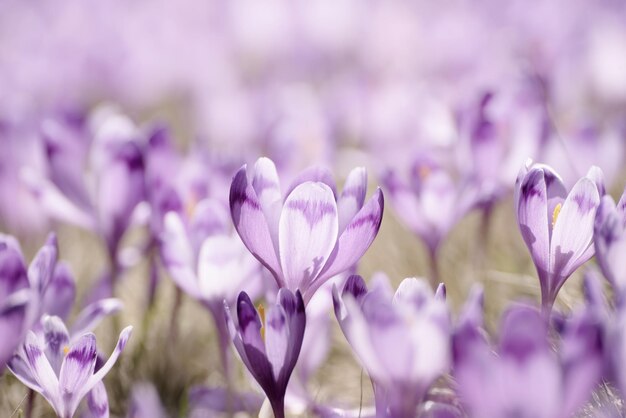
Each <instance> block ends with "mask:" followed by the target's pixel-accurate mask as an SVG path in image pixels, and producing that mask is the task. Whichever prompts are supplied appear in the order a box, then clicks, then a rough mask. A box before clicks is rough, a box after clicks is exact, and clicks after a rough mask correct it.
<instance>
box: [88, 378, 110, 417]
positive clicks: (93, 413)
mask: <svg viewBox="0 0 626 418" xmlns="http://www.w3.org/2000/svg"><path fill="white" fill-rule="evenodd" d="M87 410H88V412H89V417H90V418H109V397H108V396H107V390H106V388H105V387H104V383H102V382H98V383H97V384H96V386H94V387H93V389H91V390H90V391H89V393H88V394H87Z"/></svg>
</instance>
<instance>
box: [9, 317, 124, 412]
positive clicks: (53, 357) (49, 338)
mask: <svg viewBox="0 0 626 418" xmlns="http://www.w3.org/2000/svg"><path fill="white" fill-rule="evenodd" d="M131 332H132V327H127V328H125V329H124V330H123V331H122V332H121V334H120V336H119V339H118V341H117V344H116V346H115V350H114V351H113V353H112V354H111V356H110V357H109V359H108V360H107V361H106V362H105V363H104V364H103V365H102V366H101V367H100V368H98V369H97V370H96V362H97V360H98V351H97V347H96V337H95V335H94V334H92V333H85V334H83V335H81V336H78V337H76V338H74V339H73V341H72V340H70V335H69V333H68V331H67V328H66V327H65V325H64V324H63V322H62V321H61V320H60V318H57V317H49V318H47V320H46V321H45V323H44V333H43V340H42V339H41V338H39V337H38V336H37V335H36V334H35V333H34V332H32V331H31V332H29V333H28V335H27V336H26V342H25V343H24V344H23V346H22V347H21V348H20V349H19V350H18V352H17V353H16V354H15V355H14V356H13V358H12V359H11V361H10V362H9V368H10V369H11V371H12V372H13V374H14V375H15V376H16V377H17V378H18V379H19V380H20V381H21V382H22V383H24V384H25V385H26V386H28V387H29V388H31V389H32V390H34V391H36V392H39V393H40V394H41V395H42V396H43V397H44V398H46V400H47V401H48V402H49V403H50V405H51V406H52V408H53V409H54V411H55V412H56V414H57V415H58V416H59V418H72V417H73V416H74V413H75V412H76V409H77V408H78V406H79V404H80V401H81V400H82V399H83V398H84V397H85V395H87V393H88V392H89V391H91V390H92V389H94V387H95V386H96V385H97V384H98V383H100V382H101V381H102V379H103V378H104V376H105V375H106V374H107V373H108V372H109V370H111V368H112V367H113V365H114V364H115V362H116V361H117V359H118V357H119V356H120V354H121V353H122V351H123V350H124V347H125V346H126V343H127V342H128V338H129V337H130V334H131ZM98 391H99V389H98ZM102 400H103V397H102V394H101V393H99V392H98V393H96V394H94V395H93V398H92V399H91V401H92V402H95V404H101V401H102ZM95 404H94V405H95ZM94 409H96V410H97V409H99V408H96V407H95V408H94ZM100 409H101V408H100ZM107 409H108V408H107Z"/></svg>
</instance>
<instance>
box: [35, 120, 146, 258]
mask: <svg viewBox="0 0 626 418" xmlns="http://www.w3.org/2000/svg"><path fill="white" fill-rule="evenodd" d="M102 112H104V111H102ZM92 119H93V121H92V125H93V126H83V125H84V124H73V125H70V124H68V123H64V122H63V121H58V120H48V121H46V122H45V123H44V125H43V133H42V140H43V144H44V147H45V152H46V157H47V161H48V175H47V178H44V177H41V176H39V175H37V174H36V173H35V172H33V171H28V170H27V171H26V172H25V174H24V179H25V181H26V182H27V184H28V186H29V187H30V189H31V190H32V192H33V193H34V195H35V196H36V197H37V198H38V200H39V202H40V204H41V206H42V207H43V208H44V210H45V211H46V212H47V213H48V215H49V216H51V217H52V218H55V219H57V220H60V221H63V222H66V223H69V224H73V225H77V226H80V227H83V228H85V229H88V230H91V231H94V232H96V233H97V234H99V235H100V236H102V238H103V239H104V241H105V242H106V244H107V249H108V250H109V252H110V255H111V257H112V258H114V257H116V255H117V250H118V245H119V241H120V240H121V238H122V236H123V235H124V232H125V231H126V229H127V228H128V226H129V225H130V223H131V219H132V214H133V211H134V210H135V207H136V206H137V204H138V203H139V202H141V201H142V200H143V199H144V157H143V151H142V149H141V146H140V144H139V141H138V139H139V135H140V134H139V132H138V130H137V128H136V127H135V126H134V125H133V124H132V122H131V121H130V120H129V119H127V118H126V117H125V116H122V115H119V114H116V113H113V114H105V115H101V114H98V113H97V112H96V114H94V115H93V117H92ZM87 167H88V168H89V171H85V170H86V169H87Z"/></svg>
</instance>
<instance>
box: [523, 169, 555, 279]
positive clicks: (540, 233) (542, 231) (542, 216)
mask: <svg viewBox="0 0 626 418" xmlns="http://www.w3.org/2000/svg"><path fill="white" fill-rule="evenodd" d="M547 213H548V197H547V191H546V179H545V177H544V172H543V170H541V169H539V168H533V169H532V170H530V171H529V172H528V174H527V175H526V177H525V178H524V180H523V181H522V182H521V184H520V191H519V198H518V202H517V219H518V223H519V228H520V232H521V233H522V238H523V239H524V242H525V243H526V246H527V247H528V249H529V250H530V254H531V257H532V259H533V262H534V263H535V266H536V267H537V270H538V271H539V276H540V280H541V278H542V277H545V276H546V275H547V272H548V268H549V265H550V259H549V255H550V236H549V230H548V222H547ZM543 284H544V283H543V281H542V285H543Z"/></svg>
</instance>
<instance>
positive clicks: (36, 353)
mask: <svg viewBox="0 0 626 418" xmlns="http://www.w3.org/2000/svg"><path fill="white" fill-rule="evenodd" d="M24 353H25V359H26V363H27V364H28V367H29V368H30V372H31V376H32V377H33V380H34V381H35V382H36V383H37V385H38V388H39V389H40V390H41V392H40V393H41V394H42V396H43V397H44V398H46V400H47V401H48V402H50V404H51V405H52V406H53V407H54V408H55V410H56V412H57V413H59V414H60V413H61V411H59V409H57V408H59V406H60V405H59V402H60V397H61V393H60V392H59V380H58V378H57V375H56V374H55V373H54V370H53V369H52V366H51V365H50V363H49V362H48V359H47V358H46V355H45V354H44V352H43V350H42V349H41V347H39V343H38V341H37V337H36V336H35V334H33V333H32V332H29V333H28V335H27V336H26V342H25V343H24ZM17 377H18V378H19V377H20V376H19V375H17ZM22 382H23V383H24V384H26V385H28V383H29V381H28V380H27V379H25V380H22ZM33 389H36V388H34V387H33Z"/></svg>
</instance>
